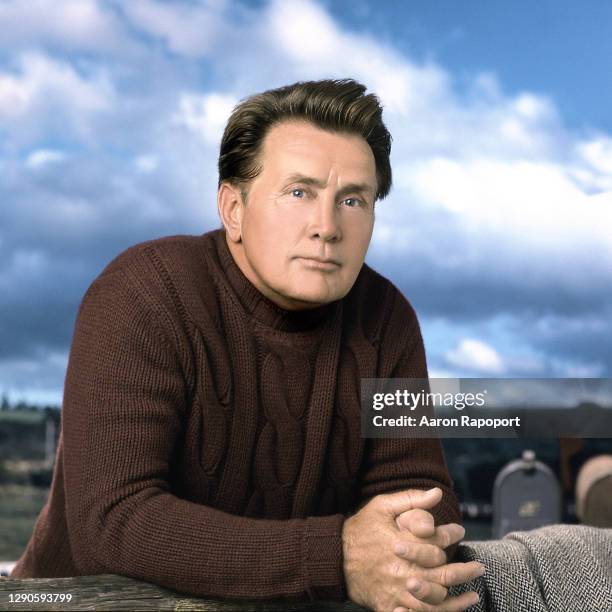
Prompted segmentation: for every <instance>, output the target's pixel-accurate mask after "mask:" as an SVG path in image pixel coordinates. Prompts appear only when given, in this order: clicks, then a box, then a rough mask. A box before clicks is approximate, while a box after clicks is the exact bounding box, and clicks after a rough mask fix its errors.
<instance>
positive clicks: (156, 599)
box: [0, 574, 365, 612]
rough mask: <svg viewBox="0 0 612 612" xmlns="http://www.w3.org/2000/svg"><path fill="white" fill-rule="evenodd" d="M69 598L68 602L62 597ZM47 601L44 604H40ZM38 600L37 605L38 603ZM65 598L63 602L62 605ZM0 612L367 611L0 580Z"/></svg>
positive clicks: (147, 587) (111, 579) (131, 586)
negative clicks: (119, 611) (169, 611)
mask: <svg viewBox="0 0 612 612" xmlns="http://www.w3.org/2000/svg"><path fill="white" fill-rule="evenodd" d="M62 594H63V595H64V596H68V595H71V598H70V601H67V597H64V598H62V597H61V595H62ZM36 596H38V597H36ZM43 598H44V601H42V600H43ZM36 599H38V600H39V601H38V602H37V601H35V600H36ZM62 599H63V601H61V600H62ZM0 610H9V611H11V612H12V611H14V610H24V611H25V610H28V611H29V610H176V611H179V610H181V611H187V610H194V611H200V610H202V611H206V612H231V611H235V612H364V611H365V608H362V607H361V606H358V605H357V604H355V603H353V602H345V603H336V602H323V601H321V602H304V603H296V602H289V601H278V600H277V601H229V600H216V599H202V598H198V597H191V596H189V595H185V594H183V593H177V592H175V591H171V590H169V589H165V588H162V587H159V586H157V585H154V584H149V583H148V582H142V581H140V580H134V579H133V578H128V577H127V576H116V575H113V574H102V575H98V576H75V577H73V578H22V579H14V578H0Z"/></svg>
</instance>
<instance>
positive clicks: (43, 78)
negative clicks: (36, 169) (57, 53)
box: [0, 52, 115, 141]
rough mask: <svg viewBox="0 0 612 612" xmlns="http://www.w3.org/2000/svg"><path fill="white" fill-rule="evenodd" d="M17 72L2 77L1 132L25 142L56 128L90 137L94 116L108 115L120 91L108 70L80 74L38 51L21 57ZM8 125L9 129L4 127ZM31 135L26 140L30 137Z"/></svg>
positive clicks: (96, 69) (0, 73)
mask: <svg viewBox="0 0 612 612" xmlns="http://www.w3.org/2000/svg"><path fill="white" fill-rule="evenodd" d="M17 65H18V70H17V71H15V72H4V73H2V72H0V127H3V128H4V129H6V130H7V131H9V132H10V133H12V135H13V138H14V139H15V141H18V140H19V139H21V138H26V137H27V138H30V139H32V140H36V138H42V137H43V134H44V133H45V132H46V131H47V130H48V129H50V128H51V126H53V129H56V130H59V126H58V124H59V122H60V121H63V124H62V126H61V132H62V133H64V134H66V133H67V132H70V131H71V130H75V131H76V132H77V133H78V134H80V135H81V137H86V136H88V135H91V130H90V127H89V117H90V116H91V115H92V114H95V113H100V112H104V111H106V112H109V111H111V110H112V108H113V104H114V102H115V90H114V87H113V84H112V81H111V79H110V78H109V76H108V74H107V73H106V71H105V70H104V69H101V68H98V67H96V68H93V69H91V70H90V71H88V72H89V74H80V73H79V72H78V71H77V70H76V69H75V68H74V67H73V66H72V65H70V64H68V63H67V62H64V61H60V60H56V59H53V58H51V57H48V56H47V55H45V54H42V53H38V52H27V53H24V54H22V55H21V56H20V57H19V60H18V62H17ZM3 123H4V125H3ZM26 134H27V136H26Z"/></svg>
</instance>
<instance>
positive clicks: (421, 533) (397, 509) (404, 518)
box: [342, 487, 484, 612]
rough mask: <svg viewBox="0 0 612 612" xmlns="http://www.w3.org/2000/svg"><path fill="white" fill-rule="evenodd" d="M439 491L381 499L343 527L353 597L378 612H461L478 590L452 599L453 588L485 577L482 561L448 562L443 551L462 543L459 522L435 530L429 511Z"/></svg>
mask: <svg viewBox="0 0 612 612" xmlns="http://www.w3.org/2000/svg"><path fill="white" fill-rule="evenodd" d="M441 499H442V490H441V489H440V488H438V487H436V488H434V489H430V490H429V491H420V490H414V489H412V490H408V491H400V492H398V493H391V494H385V495H377V496H376V497H374V498H373V499H372V500H370V501H369V502H368V503H367V504H366V505H365V506H364V507H363V508H361V510H359V512H357V513H356V514H355V515H353V516H351V517H349V518H348V519H346V521H345V522H344V526H343V530H342V545H343V554H344V573H345V578H346V584H347V591H348V596H349V598H350V599H351V600H352V601H354V602H356V603H358V604H361V605H364V606H367V607H369V608H371V609H373V610H375V611H376V612H412V611H415V612H416V611H419V612H421V611H423V612H461V611H462V610H465V609H467V608H469V607H470V606H471V605H474V604H475V603H477V602H478V600H479V598H478V594H477V593H475V592H474V591H469V592H467V593H462V594H461V595H459V596H457V597H447V594H448V587H450V586H452V585H457V584H463V583H465V582H468V581H470V580H473V579H474V578H477V577H478V576H482V574H483V573H484V566H483V565H482V564H480V563H478V562H477V561H470V562H468V563H447V558H446V554H445V553H444V550H443V549H444V548H447V547H448V546H450V545H451V544H455V543H457V542H459V541H460V540H461V539H463V537H464V535H465V529H464V528H463V527H461V525H458V524H457V523H449V524H447V525H439V526H438V527H435V525H434V519H433V516H432V515H431V513H429V512H427V510H429V509H431V508H433V507H434V506H435V505H437V504H438V503H439V502H440V500H441Z"/></svg>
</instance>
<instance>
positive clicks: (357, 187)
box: [284, 173, 375, 198]
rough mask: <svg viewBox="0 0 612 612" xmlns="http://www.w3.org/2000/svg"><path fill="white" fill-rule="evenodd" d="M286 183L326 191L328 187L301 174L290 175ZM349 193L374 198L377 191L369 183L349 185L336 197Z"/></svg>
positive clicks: (341, 189) (339, 190)
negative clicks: (309, 186)
mask: <svg viewBox="0 0 612 612" xmlns="http://www.w3.org/2000/svg"><path fill="white" fill-rule="evenodd" d="M284 183H285V184H286V183H302V184H304V185H312V186H313V187H318V188H319V189H325V187H327V183H326V182H325V181H321V180H319V179H316V178H313V177H312V176H305V175H303V174H300V173H294V174H290V175H289V176H288V177H286V178H285V180H284ZM348 193H366V194H370V195H371V196H374V194H375V191H374V189H373V188H372V187H371V186H370V185H368V184H367V183H349V184H348V185H344V187H341V188H340V189H338V191H337V192H336V197H338V198H340V197H342V196H344V195H347V194H348Z"/></svg>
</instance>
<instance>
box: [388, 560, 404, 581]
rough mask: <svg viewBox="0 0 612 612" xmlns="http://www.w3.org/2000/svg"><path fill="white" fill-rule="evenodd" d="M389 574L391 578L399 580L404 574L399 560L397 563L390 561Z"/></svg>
mask: <svg viewBox="0 0 612 612" xmlns="http://www.w3.org/2000/svg"><path fill="white" fill-rule="evenodd" d="M389 574H391V576H393V578H401V577H402V575H403V574H404V564H403V563H402V562H401V561H400V560H399V559H398V560H397V561H392V562H391V566H390V567H389Z"/></svg>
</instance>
